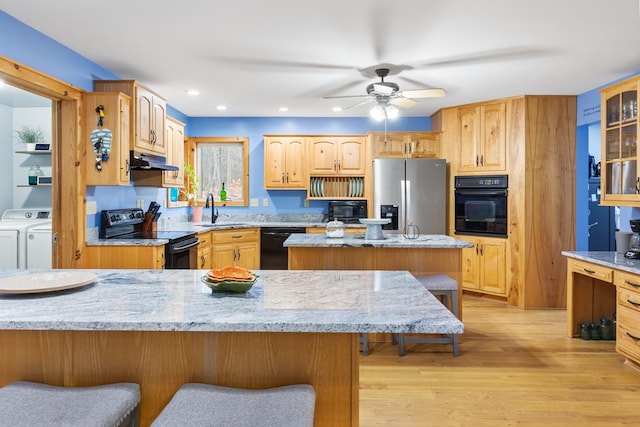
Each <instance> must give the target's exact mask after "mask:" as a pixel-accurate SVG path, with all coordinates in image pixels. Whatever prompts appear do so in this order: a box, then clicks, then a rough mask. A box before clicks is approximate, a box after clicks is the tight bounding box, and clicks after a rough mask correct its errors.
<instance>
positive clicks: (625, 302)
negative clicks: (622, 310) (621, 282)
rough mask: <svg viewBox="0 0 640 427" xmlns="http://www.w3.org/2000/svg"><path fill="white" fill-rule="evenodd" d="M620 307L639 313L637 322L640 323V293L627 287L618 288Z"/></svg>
mask: <svg viewBox="0 0 640 427" xmlns="http://www.w3.org/2000/svg"><path fill="white" fill-rule="evenodd" d="M618 307H626V308H628V309H630V310H633V311H635V312H636V313H637V316H638V318H637V319H636V322H637V323H638V324H640V293H639V292H633V291H629V290H627V289H625V288H622V287H621V288H619V289H618Z"/></svg>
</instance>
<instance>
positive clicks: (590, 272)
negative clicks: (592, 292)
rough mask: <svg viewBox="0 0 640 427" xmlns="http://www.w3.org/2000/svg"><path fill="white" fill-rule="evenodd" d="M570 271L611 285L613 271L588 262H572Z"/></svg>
mask: <svg viewBox="0 0 640 427" xmlns="http://www.w3.org/2000/svg"><path fill="white" fill-rule="evenodd" d="M572 271H575V272H576V273H579V274H582V275H584V276H590V277H593V278H594V279H598V280H602V281H604V282H609V283H613V269H611V268H608V267H603V266H601V265H596V264H591V263H590V262H582V261H575V260H574V261H573V264H572Z"/></svg>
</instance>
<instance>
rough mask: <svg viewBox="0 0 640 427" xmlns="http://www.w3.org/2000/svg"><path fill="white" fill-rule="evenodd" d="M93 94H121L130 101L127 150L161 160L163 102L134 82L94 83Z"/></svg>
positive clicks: (111, 81) (164, 120) (163, 140)
mask: <svg viewBox="0 0 640 427" xmlns="http://www.w3.org/2000/svg"><path fill="white" fill-rule="evenodd" d="M93 87H94V90H95V91H103V92H122V93H125V94H127V95H129V96H130V97H131V98H132V99H133V100H134V102H133V105H134V108H132V109H131V122H132V123H133V126H132V133H131V141H132V144H131V149H133V150H138V151H140V152H143V153H148V154H155V155H160V156H163V157H165V156H166V155H167V151H166V141H165V130H166V117H167V103H166V101H165V100H164V99H163V98H162V97H160V96H158V95H156V94H155V93H153V92H152V91H150V90H149V89H147V88H145V87H143V86H141V85H140V84H139V83H137V82H136V81H134V80H95V81H94V82H93Z"/></svg>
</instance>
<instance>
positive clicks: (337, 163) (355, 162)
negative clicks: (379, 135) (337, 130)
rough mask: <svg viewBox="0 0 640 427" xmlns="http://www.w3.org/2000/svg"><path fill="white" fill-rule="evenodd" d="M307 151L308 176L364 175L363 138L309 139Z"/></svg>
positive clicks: (364, 143) (360, 136)
mask: <svg viewBox="0 0 640 427" xmlns="http://www.w3.org/2000/svg"><path fill="white" fill-rule="evenodd" d="M308 150H309V151H308V153H309V155H308V161H309V174H310V175H321V176H332V175H355V176H359V175H364V173H365V168H366V137H365V136H362V135H356V136H337V137H336V136H330V137H328V136H317V137H310V138H308Z"/></svg>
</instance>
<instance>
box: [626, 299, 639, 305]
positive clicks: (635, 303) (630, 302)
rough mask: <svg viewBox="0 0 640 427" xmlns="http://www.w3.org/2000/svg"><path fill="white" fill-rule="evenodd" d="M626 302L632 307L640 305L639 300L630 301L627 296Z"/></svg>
mask: <svg viewBox="0 0 640 427" xmlns="http://www.w3.org/2000/svg"><path fill="white" fill-rule="evenodd" d="M627 302H628V303H629V304H631V305H632V306H634V307H640V302H634V301H631V300H630V299H629V298H627Z"/></svg>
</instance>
